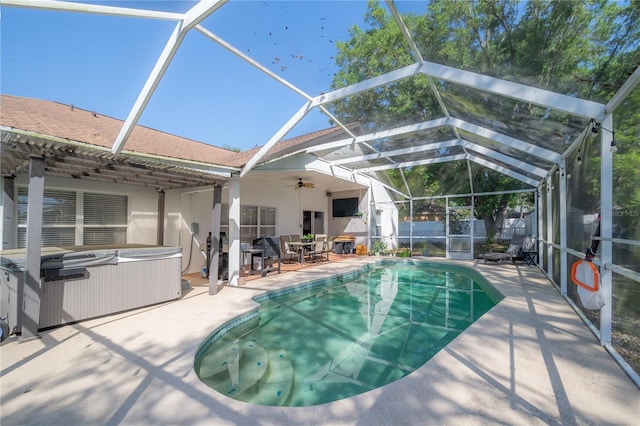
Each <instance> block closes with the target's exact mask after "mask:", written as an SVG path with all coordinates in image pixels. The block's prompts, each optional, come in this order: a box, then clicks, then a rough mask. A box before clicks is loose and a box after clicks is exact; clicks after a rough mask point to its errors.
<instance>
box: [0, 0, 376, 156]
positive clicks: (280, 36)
mask: <svg viewBox="0 0 640 426" xmlns="http://www.w3.org/2000/svg"><path fill="white" fill-rule="evenodd" d="M101 4H106V5H113V6H120V7H134V8H135V7H137V8H147V9H156V10H167V11H186V10H187V9H188V8H189V7H190V6H191V5H192V4H193V2H190V1H177V2H154V1H141V0H138V1H133V2H132V1H118V2H109V3H105V2H102V3H101ZM365 10H366V2H365V1H352V2H330V1H325V2H309V1H286V2H278V3H272V2H264V1H232V2H230V3H228V4H226V5H225V6H223V8H222V9H221V10H220V11H219V12H216V13H215V14H213V15H212V16H211V17H210V18H208V19H207V20H206V21H205V22H204V23H203V25H204V26H205V27H206V28H207V29H208V30H210V31H211V32H213V33H215V34H216V35H218V36H220V37H221V38H223V39H224V40H226V41H227V42H230V43H231V44H233V45H234V46H236V47H237V48H239V49H240V50H242V51H243V52H245V53H246V54H248V55H250V56H252V57H253V58H254V59H256V60H257V61H258V62H260V63H261V64H263V65H265V66H268V67H269V68H270V69H272V70H274V71H276V72H277V73H278V74H279V75H280V76H281V77H283V78H285V79H287V80H289V81H290V82H292V83H293V84H294V85H296V86H297V87H299V88H300V89H302V90H304V91H306V92H307V93H308V94H310V95H312V96H315V95H318V94H320V93H321V92H324V91H328V90H329V86H330V84H331V79H332V76H333V73H334V72H335V70H336V67H335V61H334V59H333V58H334V55H335V53H336V48H335V43H336V41H338V40H342V41H345V40H347V39H348V31H347V29H348V27H349V26H350V25H352V24H358V25H362V19H363V16H364V13H365ZM1 13H2V21H1V36H2V39H1V49H2V50H1V79H0V84H1V86H0V88H1V91H2V93H3V94H11V95H18V96H26V97H33V98H40V99H47V100H52V101H57V102H61V103H65V104H73V105H74V106H76V107H79V108H83V109H87V110H90V111H96V112H97V113H99V114H103V115H107V116H111V117H115V118H118V119H121V120H124V119H125V118H126V117H127V115H128V113H129V111H130V109H131V107H132V106H133V104H134V102H135V100H136V98H137V96H138V93H139V92H140V89H141V88H142V87H143V85H144V82H145V81H146V79H147V77H148V75H149V73H150V71H151V69H152V68H153V65H154V64H155V62H156V60H157V58H158V56H159V55H160V52H161V51H162V49H163V47H164V45H165V43H166V42H167V40H168V38H169V35H170V34H171V31H172V30H173V28H174V26H175V23H174V22H170V21H156V20H150V19H139V18H123V17H113V16H99V15H94V14H85V13H72V12H60V11H45V10H37V9H25V8H15V7H6V6H5V7H2V10H1ZM303 103H304V99H303V98H302V97H300V96H299V95H298V94H296V93H294V92H292V91H291V90H289V89H288V88H286V87H284V86H282V85H281V84H280V83H278V82H276V81H275V80H273V79H272V78H270V77H268V76H266V75H265V74H264V73H261V72H259V71H258V70H256V69H255V68H254V67H252V66H250V65H249V64H247V63H246V62H244V61H242V60H241V59H239V58H238V57H236V56H235V55H232V54H230V53H229V52H227V51H226V50H225V49H223V48H221V47H219V46H218V45H217V44H215V43H214V42H213V41H211V40H209V39H207V38H206V37H204V36H203V35H202V34H200V33H199V32H197V31H194V30H192V31H191V32H190V33H189V35H187V37H186V38H185V41H184V42H183V44H182V45H181V47H180V49H179V50H178V53H177V55H176V56H175V58H174V60H173V62H172V64H171V65H170V67H169V69H168V70H167V73H166V74H165V77H164V79H163V81H162V82H161V83H160V85H159V86H158V89H157V90H156V92H155V94H154V95H153V97H152V99H151V101H150V103H149V105H148V107H147V108H146V109H145V112H144V113H143V115H142V117H141V119H140V121H139V124H141V125H145V126H148V127H152V128H155V129H158V130H162V131H166V132H169V133H173V134H176V135H180V136H184V137H188V138H191V139H194V140H198V141H202V142H205V143H210V144H214V145H217V146H226V147H235V148H240V149H242V150H245V149H248V148H251V147H253V146H256V145H264V144H265V143H266V142H267V141H268V140H269V139H270V138H271V137H272V136H273V135H274V134H275V133H276V132H277V131H278V130H279V129H280V128H281V127H282V126H283V125H284V124H285V123H286V122H287V120H288V119H289V118H290V117H291V116H292V115H293V114H294V113H295V112H296V111H297V110H298V109H299V108H300V107H301V106H302V105H303ZM327 126H328V120H327V118H326V117H324V116H322V115H321V114H319V113H313V114H312V115H311V116H309V117H307V118H305V119H304V120H303V122H301V123H300V125H298V126H297V127H296V128H295V129H294V131H293V132H292V133H293V135H297V134H302V133H306V132H310V131H313V130H318V129H322V128H325V127H327ZM289 136H291V134H290V135H289Z"/></svg>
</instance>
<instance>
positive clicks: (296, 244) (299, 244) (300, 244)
mask: <svg viewBox="0 0 640 426" xmlns="http://www.w3.org/2000/svg"><path fill="white" fill-rule="evenodd" d="M287 244H289V247H291V248H293V249H294V250H297V251H298V263H300V264H303V263H304V250H305V248H312V247H313V246H314V245H315V244H316V243H315V242H313V241H308V242H305V241H291V242H287Z"/></svg>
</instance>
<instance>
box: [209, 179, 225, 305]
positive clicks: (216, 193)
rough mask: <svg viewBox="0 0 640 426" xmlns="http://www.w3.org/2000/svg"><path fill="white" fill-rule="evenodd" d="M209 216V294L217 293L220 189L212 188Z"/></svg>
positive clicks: (217, 186)
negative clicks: (211, 207)
mask: <svg viewBox="0 0 640 426" xmlns="http://www.w3.org/2000/svg"><path fill="white" fill-rule="evenodd" d="M212 210H213V211H212V214H211V251H210V252H209V259H211V261H210V262H209V265H207V267H208V268H209V269H208V273H209V294H210V295H213V294H216V293H218V280H219V279H220V276H219V275H218V269H219V265H220V216H221V213H222V187H221V186H220V185H219V184H216V185H215V186H214V187H213V209H212Z"/></svg>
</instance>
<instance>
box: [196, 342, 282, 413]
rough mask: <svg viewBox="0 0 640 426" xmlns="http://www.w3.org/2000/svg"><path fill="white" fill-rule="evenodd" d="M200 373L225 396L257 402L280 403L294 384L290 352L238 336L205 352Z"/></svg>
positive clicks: (262, 403)
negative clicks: (268, 347)
mask: <svg viewBox="0 0 640 426" xmlns="http://www.w3.org/2000/svg"><path fill="white" fill-rule="evenodd" d="M199 375H200V378H201V380H202V381H203V382H204V383H206V384H207V385H208V386H210V387H212V388H213V389H215V390H217V391H218V392H220V393H222V394H224V395H227V396H229V397H232V398H234V399H238V400H240V401H245V402H251V403H253V404H260V405H271V406H278V405H283V404H284V403H285V401H286V400H287V399H288V397H289V393H290V392H291V388H292V386H293V364H292V363H291V359H290V358H289V354H287V352H286V351H285V350H284V349H282V348H280V349H277V350H274V349H268V350H267V349H265V348H264V347H263V346H262V345H260V344H258V343H257V342H256V341H255V340H254V339H251V340H244V341H243V340H242V339H238V340H235V341H233V342H231V343H228V344H227V345H225V346H224V347H222V348H221V349H220V350H218V351H217V352H215V353H213V354H207V355H205V356H204V357H203V358H202V362H201V364H200V374H199Z"/></svg>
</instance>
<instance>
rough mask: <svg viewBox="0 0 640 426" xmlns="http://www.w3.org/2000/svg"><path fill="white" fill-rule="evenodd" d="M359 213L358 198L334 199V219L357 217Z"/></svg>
mask: <svg viewBox="0 0 640 426" xmlns="http://www.w3.org/2000/svg"><path fill="white" fill-rule="evenodd" d="M357 212H358V197H354V198H334V199H333V217H350V216H356V213H357Z"/></svg>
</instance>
